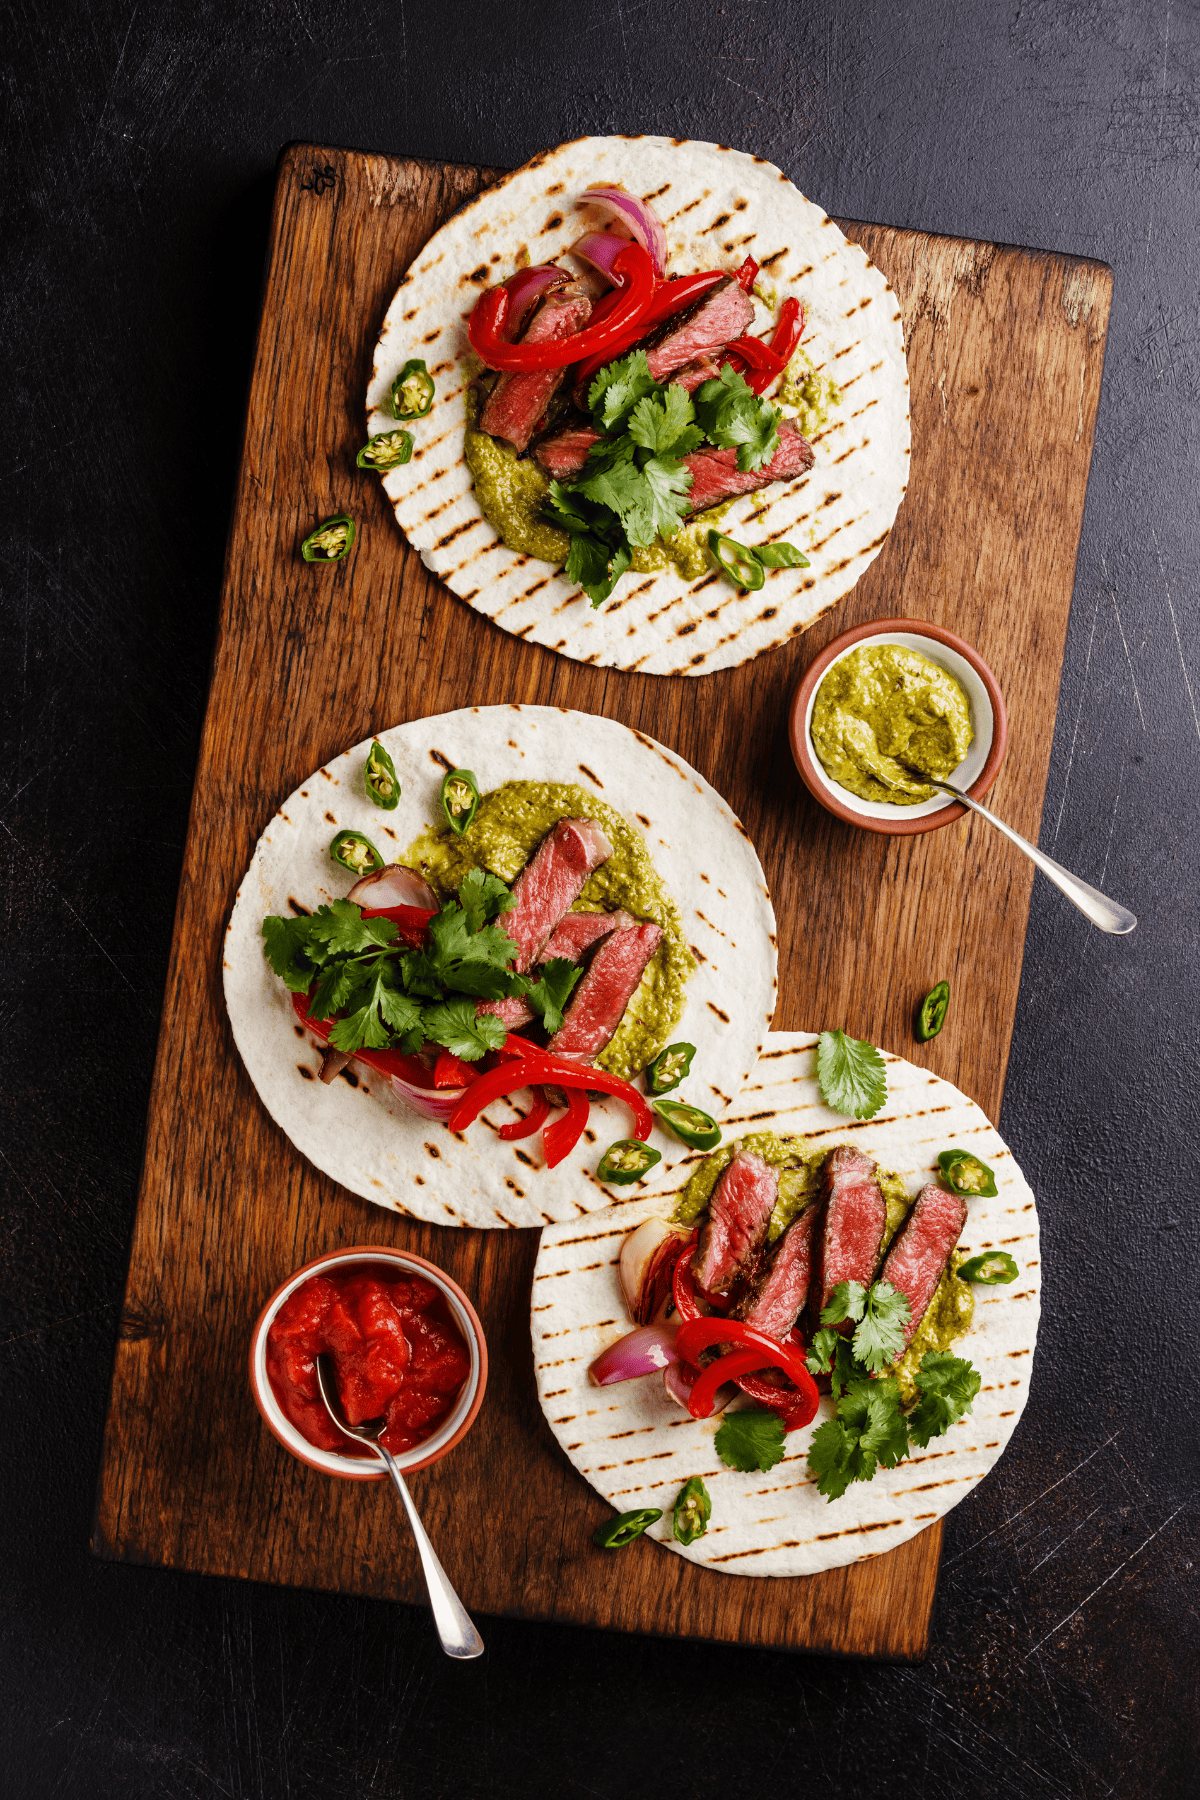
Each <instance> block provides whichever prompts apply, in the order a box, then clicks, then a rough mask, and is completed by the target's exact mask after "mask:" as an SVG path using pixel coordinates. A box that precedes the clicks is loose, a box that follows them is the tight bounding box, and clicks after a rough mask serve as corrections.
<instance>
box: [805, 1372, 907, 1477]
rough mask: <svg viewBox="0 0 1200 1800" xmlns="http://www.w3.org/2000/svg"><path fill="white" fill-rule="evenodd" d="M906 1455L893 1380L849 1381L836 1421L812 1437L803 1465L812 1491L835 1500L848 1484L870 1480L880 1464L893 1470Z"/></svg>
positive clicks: (897, 1388)
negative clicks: (814, 1478)
mask: <svg viewBox="0 0 1200 1800" xmlns="http://www.w3.org/2000/svg"><path fill="white" fill-rule="evenodd" d="M907 1451H908V1428H907V1425H906V1422H905V1418H904V1414H903V1412H902V1411H901V1410H900V1385H899V1383H898V1382H896V1381H869V1380H863V1379H855V1380H852V1381H851V1382H850V1383H849V1384H848V1386H847V1388H846V1391H845V1393H844V1394H843V1396H842V1398H841V1399H840V1400H839V1401H838V1410H837V1417H836V1418H834V1419H828V1420H826V1422H825V1424H824V1425H821V1426H819V1427H818V1428H817V1430H816V1431H815V1432H814V1433H813V1440H812V1443H811V1445H810V1446H809V1452H808V1466H809V1468H810V1469H811V1470H812V1472H813V1474H814V1475H816V1476H817V1477H818V1481H817V1489H818V1492H819V1493H822V1494H824V1495H825V1497H826V1499H827V1500H836V1499H838V1498H839V1497H840V1496H841V1495H842V1494H844V1493H845V1491H846V1489H847V1488H848V1487H849V1486H850V1483H851V1482H852V1481H870V1480H872V1478H873V1477H874V1474H875V1471H876V1469H877V1468H878V1466H879V1464H880V1463H883V1465H884V1467H885V1468H889V1469H891V1468H895V1466H896V1464H897V1463H898V1462H899V1461H900V1460H901V1458H902V1457H903V1456H905V1455H906V1453H907Z"/></svg>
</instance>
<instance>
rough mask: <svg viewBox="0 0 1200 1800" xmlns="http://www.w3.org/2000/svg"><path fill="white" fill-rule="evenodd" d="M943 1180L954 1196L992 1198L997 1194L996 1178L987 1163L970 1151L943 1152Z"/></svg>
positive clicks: (939, 1161)
mask: <svg viewBox="0 0 1200 1800" xmlns="http://www.w3.org/2000/svg"><path fill="white" fill-rule="evenodd" d="M938 1168H939V1169H940V1170H941V1171H942V1180H943V1181H944V1182H945V1184H946V1186H947V1187H948V1188H949V1189H950V1192H951V1193H952V1194H965V1195H966V1197H967V1198H968V1199H970V1198H971V1196H972V1195H974V1194H982V1195H984V1196H985V1197H987V1198H991V1196H992V1195H993V1194H995V1192H996V1177H995V1176H994V1175H993V1174H992V1171H991V1170H990V1169H989V1168H988V1166H987V1164H986V1163H985V1162H981V1161H980V1160H979V1158H978V1157H977V1156H973V1155H972V1154H971V1152H970V1151H969V1150H943V1151H942V1153H941V1155H940V1156H939V1157H938Z"/></svg>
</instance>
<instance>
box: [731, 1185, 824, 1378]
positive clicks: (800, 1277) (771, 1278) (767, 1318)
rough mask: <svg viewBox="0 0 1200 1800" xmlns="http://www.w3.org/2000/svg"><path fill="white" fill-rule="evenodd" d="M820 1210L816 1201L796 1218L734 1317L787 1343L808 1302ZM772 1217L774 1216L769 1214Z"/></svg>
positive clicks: (738, 1304) (738, 1305) (742, 1299)
mask: <svg viewBox="0 0 1200 1800" xmlns="http://www.w3.org/2000/svg"><path fill="white" fill-rule="evenodd" d="M820 1210H821V1209H820V1207H819V1206H818V1205H817V1204H816V1202H815V1201H814V1202H813V1204H812V1205H810V1206H806V1207H805V1209H804V1211H803V1212H802V1213H801V1214H800V1216H799V1217H798V1218H796V1219H793V1220H792V1222H791V1224H790V1225H789V1226H788V1228H787V1230H786V1231H785V1232H784V1234H783V1236H782V1237H781V1238H780V1240H779V1242H778V1243H777V1244H776V1245H775V1247H774V1249H773V1250H772V1251H771V1253H770V1255H769V1257H768V1258H767V1260H766V1262H765V1263H764V1264H763V1266H762V1267H761V1268H760V1269H759V1271H758V1273H757V1274H756V1275H755V1276H754V1277H753V1278H752V1279H751V1282H750V1285H749V1287H748V1288H747V1289H746V1292H745V1293H744V1294H743V1295H742V1297H741V1298H740V1300H738V1302H737V1304H736V1305H735V1306H734V1308H733V1315H732V1316H733V1317H734V1318H735V1319H741V1320H742V1322H743V1323H744V1324H746V1325H754V1326H757V1328H758V1330H759V1331H765V1332H766V1334H767V1336H768V1337H773V1338H777V1339H778V1340H779V1342H780V1343H782V1342H783V1340H784V1338H785V1337H786V1336H787V1334H788V1332H789V1331H790V1330H791V1329H792V1326H793V1325H794V1324H795V1323H796V1320H797V1319H798V1318H799V1317H800V1314H801V1313H802V1312H803V1311H804V1303H805V1301H806V1300H807V1299H808V1284H809V1279H810V1277H811V1275H812V1258H813V1235H814V1227H815V1225H816V1223H817V1216H818V1214H819V1213H820ZM767 1216H768V1218H769V1217H770V1214H768V1215H767Z"/></svg>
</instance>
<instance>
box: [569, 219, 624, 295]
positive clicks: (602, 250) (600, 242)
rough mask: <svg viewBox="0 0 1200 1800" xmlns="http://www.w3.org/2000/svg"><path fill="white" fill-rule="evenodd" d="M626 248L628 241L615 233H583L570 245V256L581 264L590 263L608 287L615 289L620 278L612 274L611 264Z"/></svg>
mask: <svg viewBox="0 0 1200 1800" xmlns="http://www.w3.org/2000/svg"><path fill="white" fill-rule="evenodd" d="M628 248H629V239H628V238H626V237H618V236H617V234H616V232H615V231H585V232H584V234H583V236H582V237H581V238H576V240H575V242H574V243H573V244H572V245H571V255H572V256H577V257H579V259H580V261H581V262H585V263H590V264H591V265H592V267H593V269H598V270H599V272H600V274H601V275H603V277H604V279H605V281H607V282H608V284H609V286H610V287H616V286H618V285H619V283H620V280H621V277H620V276H619V275H614V274H613V263H614V262H615V261H616V259H617V257H618V256H620V254H621V252H622V250H627V249H628Z"/></svg>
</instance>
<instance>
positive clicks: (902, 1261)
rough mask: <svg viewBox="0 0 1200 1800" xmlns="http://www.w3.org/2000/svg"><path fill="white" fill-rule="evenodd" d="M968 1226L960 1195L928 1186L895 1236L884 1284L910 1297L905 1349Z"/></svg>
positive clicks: (884, 1267) (905, 1329)
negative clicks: (965, 1227) (889, 1284)
mask: <svg viewBox="0 0 1200 1800" xmlns="http://www.w3.org/2000/svg"><path fill="white" fill-rule="evenodd" d="M966 1222H967V1208H966V1202H965V1201H963V1200H962V1199H960V1197H959V1196H958V1195H957V1194H948V1193H947V1192H946V1190H945V1189H944V1188H940V1187H937V1186H936V1185H935V1184H934V1183H933V1182H932V1181H931V1182H928V1183H927V1184H926V1185H925V1186H924V1187H923V1188H922V1189H921V1191H920V1193H919V1194H918V1195H917V1202H916V1205H915V1206H914V1207H913V1209H912V1211H911V1212H910V1213H909V1215H908V1217H907V1219H906V1220H905V1221H904V1224H903V1225H902V1226H901V1228H900V1230H899V1231H898V1232H897V1234H896V1240H895V1242H894V1243H893V1245H892V1247H891V1249H890V1250H889V1251H888V1253H887V1260H886V1261H885V1263H884V1265H883V1273H882V1274H881V1276H880V1280H881V1281H890V1282H891V1284H892V1286H893V1287H894V1288H895V1289H896V1291H897V1293H900V1294H905V1295H907V1297H908V1307H909V1312H908V1324H907V1325H906V1326H905V1327H904V1348H905V1349H906V1350H907V1349H908V1346H909V1345H910V1344H911V1343H912V1340H913V1334H914V1333H915V1331H916V1329H917V1326H918V1325H919V1324H920V1323H921V1320H922V1319H923V1318H924V1317H925V1313H926V1310H927V1309H928V1306H929V1302H930V1301H931V1300H932V1299H933V1295H934V1290H935V1289H936V1287H937V1284H938V1282H939V1281H940V1280H941V1279H942V1275H943V1273H944V1271H945V1268H946V1264H947V1263H948V1262H949V1260H950V1252H951V1251H952V1250H953V1248H954V1246H955V1244H957V1242H958V1240H959V1238H960V1237H961V1236H962V1228H963V1226H964V1225H965V1224H966Z"/></svg>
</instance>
